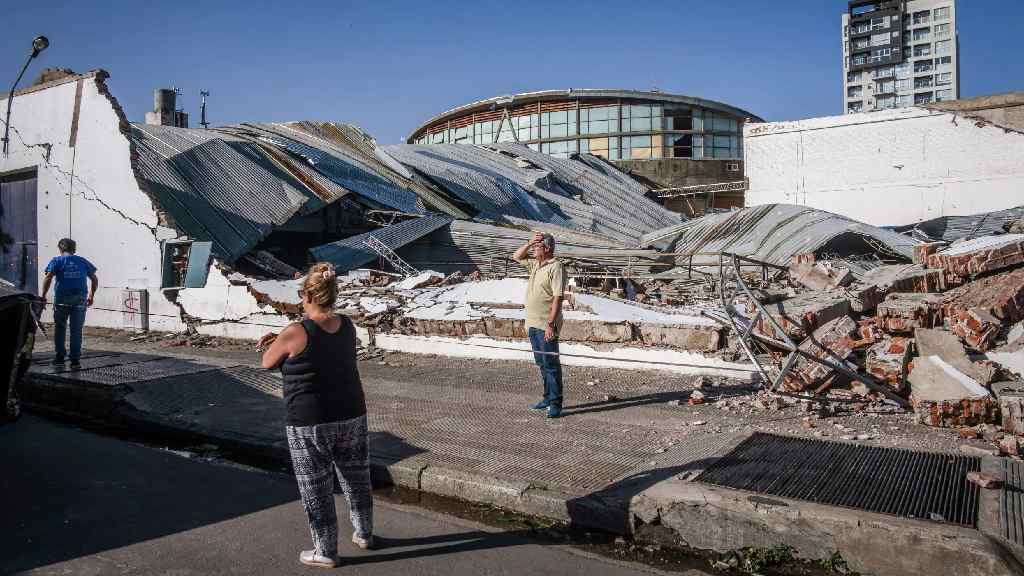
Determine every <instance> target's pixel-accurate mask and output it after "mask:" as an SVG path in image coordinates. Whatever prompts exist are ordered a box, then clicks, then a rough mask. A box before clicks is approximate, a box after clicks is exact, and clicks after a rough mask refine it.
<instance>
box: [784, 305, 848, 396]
mask: <svg viewBox="0 0 1024 576" xmlns="http://www.w3.org/2000/svg"><path fill="white" fill-rule="evenodd" d="M856 331H857V323H856V322H854V321H853V319H852V318H850V317H849V316H842V317H840V318H836V319H834V320H831V321H829V322H828V323H826V324H825V325H824V326H822V327H820V328H818V329H817V330H815V331H814V333H813V334H812V335H811V336H810V337H809V338H807V339H806V340H804V341H803V342H801V343H800V350H802V351H804V352H807V353H808V354H811V355H812V356H815V357H817V358H824V359H828V360H830V361H832V362H833V363H839V362H845V361H846V359H847V358H849V357H850V355H851V354H852V353H853V335H854V333H856ZM833 372H834V370H833V369H832V368H831V367H829V366H826V365H824V364H821V363H819V362H815V361H814V360H811V359H810V358H806V357H804V356H799V357H798V358H797V359H796V361H795V362H794V363H793V366H792V368H790V370H789V372H788V373H787V374H786V377H785V378H784V379H783V381H782V386H783V388H785V389H786V390H788V391H790V392H801V391H803V390H806V389H807V388H810V387H817V386H819V385H820V384H822V383H824V382H825V381H826V380H828V379H829V378H831V377H832V376H833Z"/></svg>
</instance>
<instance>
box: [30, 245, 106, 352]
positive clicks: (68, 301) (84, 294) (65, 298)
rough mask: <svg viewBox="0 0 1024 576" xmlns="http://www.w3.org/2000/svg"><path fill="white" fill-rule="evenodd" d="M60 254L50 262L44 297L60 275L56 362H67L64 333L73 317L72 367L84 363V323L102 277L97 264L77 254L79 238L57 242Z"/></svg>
mask: <svg viewBox="0 0 1024 576" xmlns="http://www.w3.org/2000/svg"><path fill="white" fill-rule="evenodd" d="M57 248H58V249H59V250H60V256H57V257H56V258H54V259H53V260H50V263H49V264H47V265H46V277H45V278H44V279H43V293H42V296H43V299H44V300H45V299H46V293H47V292H49V291H50V282H52V281H53V279H54V278H56V279H57V285H56V286H55V287H54V289H53V324H54V329H53V345H54V348H55V349H56V353H55V355H54V357H53V363H54V364H63V363H64V354H65V348H64V335H65V333H66V331H67V326H68V321H69V320H70V321H71V350H70V354H69V355H68V356H69V359H70V360H71V367H72V368H79V367H81V364H80V361H81V358H82V326H84V325H85V309H86V308H87V307H89V306H92V299H93V296H95V295H96V286H97V285H98V284H99V279H97V278H96V267H95V266H93V265H92V262H89V261H88V260H86V259H85V258H82V257H81V256H77V255H75V248H76V246H75V241H74V240H72V239H71V238H61V240H60V242H58V243H57ZM86 278H88V279H89V280H90V282H91V285H90V287H89V288H88V289H86V285H85V279H86Z"/></svg>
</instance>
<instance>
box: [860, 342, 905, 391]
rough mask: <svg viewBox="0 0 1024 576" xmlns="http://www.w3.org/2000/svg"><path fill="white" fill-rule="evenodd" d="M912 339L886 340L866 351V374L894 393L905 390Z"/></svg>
mask: <svg viewBox="0 0 1024 576" xmlns="http://www.w3.org/2000/svg"><path fill="white" fill-rule="evenodd" d="M913 343H914V341H913V339H911V338H903V337H900V336H895V337H890V338H886V339H885V340H882V341H881V342H879V343H877V344H875V345H874V346H872V347H871V348H870V349H868V354H867V362H866V367H867V371H868V374H870V375H872V376H874V377H875V378H877V379H879V380H881V381H882V382H885V383H886V384H888V385H889V386H891V387H892V389H893V390H894V391H895V392H903V391H904V390H905V389H906V382H907V372H908V367H909V365H910V355H911V352H912V351H913V350H912V349H913Z"/></svg>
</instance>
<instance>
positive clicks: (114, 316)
mask: <svg viewBox="0 0 1024 576" xmlns="http://www.w3.org/2000/svg"><path fill="white" fill-rule="evenodd" d="M79 82H80V83H81V90H82V93H81V101H80V107H79V119H78V132H77V137H76V141H75V145H74V146H73V147H72V146H71V133H72V120H73V118H74V115H75V102H76V98H75V92H76V87H77V84H78V83H79ZM100 85H101V84H100V80H98V79H97V78H96V77H95V76H92V75H85V76H84V77H81V78H80V79H78V80H72V81H67V82H63V83H59V84H57V85H53V86H50V87H47V88H43V89H39V90H35V91H32V92H29V93H24V94H19V95H17V96H16V97H15V99H14V102H13V108H12V111H11V142H10V155H9V156H8V157H7V158H0V174H9V173H14V172H20V171H23V170H29V169H36V170H37V171H38V185H37V199H38V202H37V219H38V255H39V265H38V276H39V286H40V287H42V278H43V271H44V269H45V268H46V264H47V262H49V260H50V258H51V257H53V256H55V255H57V242H58V240H60V239H61V238H63V237H65V236H68V237H70V238H73V239H74V240H75V241H76V242H77V243H78V253H79V254H80V255H81V256H84V257H85V258H88V259H89V260H90V261H91V262H93V263H94V264H95V265H96V267H97V269H98V272H97V276H98V277H99V279H100V290H99V291H98V292H97V295H96V302H95V307H94V309H93V310H90V311H89V313H88V314H87V316H86V324H87V325H90V326H106V327H121V326H122V322H123V320H122V314H121V313H120V312H117V311H118V310H121V309H122V302H121V291H122V289H124V288H145V289H147V290H148V291H149V310H150V313H151V314H153V316H151V317H150V328H151V329H153V330H180V329H181V328H182V324H181V322H180V320H179V319H178V316H179V313H178V308H177V307H176V306H174V305H173V304H171V303H170V302H168V301H167V300H166V298H164V296H163V295H162V294H161V292H160V282H161V269H160V244H159V239H161V238H173V237H175V236H176V233H175V232H174V231H173V230H169V229H167V228H162V227H159V226H158V224H157V216H156V213H155V211H154V208H153V204H152V202H151V201H150V199H149V197H148V196H147V195H146V194H144V193H143V192H142V191H141V190H139V186H138V184H137V182H136V180H135V175H134V173H133V171H132V168H131V164H130V161H131V160H130V151H129V143H128V139H127V137H126V136H125V135H124V134H122V133H121V132H120V129H119V126H120V121H121V118H120V116H119V111H118V110H117V109H115V107H114V103H113V102H112V101H111V100H110V99H109V98H108V97H107V96H106V95H105V94H103V93H102V92H101V90H100ZM5 107H6V99H0V108H5ZM0 120H2V118H0ZM72 174H74V176H73V177H72ZM69 196H70V197H69ZM50 296H51V298H52V289H51V294H50ZM44 314H45V318H50V317H51V315H50V308H49V307H48V308H47V311H46V312H45V313H44Z"/></svg>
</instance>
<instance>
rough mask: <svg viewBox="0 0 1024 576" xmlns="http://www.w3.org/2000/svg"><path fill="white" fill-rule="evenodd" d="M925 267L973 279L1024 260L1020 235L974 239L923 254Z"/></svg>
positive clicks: (951, 278)
mask: <svg viewBox="0 0 1024 576" xmlns="http://www.w3.org/2000/svg"><path fill="white" fill-rule="evenodd" d="M927 261H928V267H929V268H942V269H943V270H945V271H946V276H947V279H950V280H953V281H955V280H956V278H973V277H975V276H977V275H979V274H983V273H986V272H994V271H996V270H1002V269H1003V268H1008V267H1010V266H1016V265H1018V264H1022V263H1024V235H1021V234H1006V235H1003V236H983V237H981V238H974V239H972V240H968V241H965V242H962V243H959V244H956V245H953V246H950V247H949V248H946V249H945V250H943V251H941V252H936V253H934V254H930V255H928V257H927Z"/></svg>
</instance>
